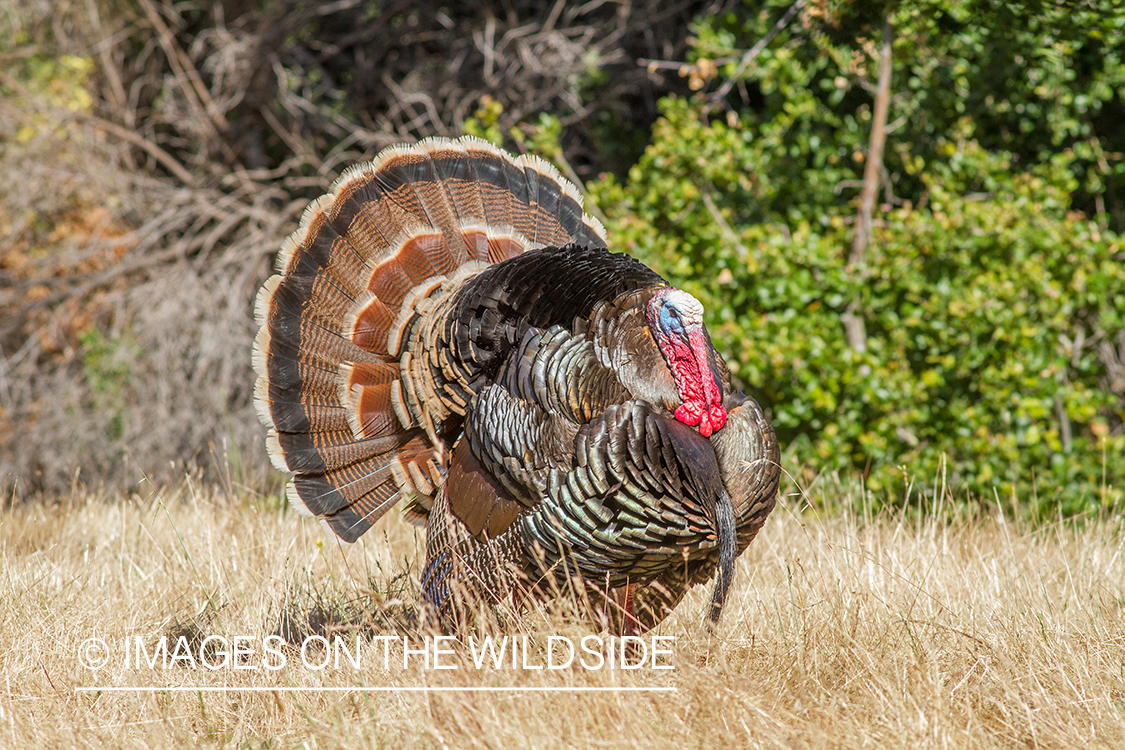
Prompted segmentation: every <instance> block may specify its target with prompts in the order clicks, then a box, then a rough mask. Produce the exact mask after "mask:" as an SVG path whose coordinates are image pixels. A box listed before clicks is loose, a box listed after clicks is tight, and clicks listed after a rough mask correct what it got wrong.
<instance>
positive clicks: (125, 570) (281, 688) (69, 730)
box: [0, 485, 1125, 748]
mask: <svg viewBox="0 0 1125 750" xmlns="http://www.w3.org/2000/svg"><path fill="white" fill-rule="evenodd" d="M840 492H841V493H843V495H844V496H842V497H841V498H839V505H840V506H847V505H849V504H851V505H853V506H858V505H859V504H858V503H855V502H854V498H852V497H850V496H848V495H847V490H841V491H840ZM800 502H802V501H801V500H800V499H799V498H796V497H792V498H787V499H785V500H784V502H783V504H782V505H781V506H779V507H778V509H777V510H776V511H775V512H774V515H773V516H772V517H771V518H770V520H769V521H768V522H767V524H766V526H765V528H764V529H763V531H762V532H761V534H760V535H759V537H758V539H757V540H756V541H755V542H754V543H753V544H752V545H751V546H750V548H749V550H748V551H747V553H746V554H745V555H743V557H742V558H741V559H740V561H739V567H738V574H737V578H736V581H735V588H734V589H733V591H732V595H731V599H730V601H729V604H728V608H727V610H726V612H725V613H724V616H723V621H722V624H721V626H720V627H719V630H718V633H717V635H716V636H715V637H711V636H710V635H708V632H707V630H706V628H704V627H703V625H702V623H703V619H704V617H703V612H704V605H705V603H706V600H707V597H708V594H709V592H708V590H707V587H700V589H699V590H697V591H696V592H694V593H693V596H692V597H691V599H690V600H689V601H687V602H685V603H684V604H683V605H682V606H681V607H680V608H679V609H678V610H677V611H676V612H675V613H674V614H673V616H672V617H671V618H669V620H668V621H666V622H665V623H664V624H663V625H662V626H661V628H660V630H659V631H658V632H659V634H661V635H670V636H674V637H675V641H674V645H673V646H672V650H673V655H672V657H671V659H670V661H671V663H672V664H673V665H674V667H675V668H674V669H673V670H655V669H651V668H650V667H651V665H650V667H645V668H640V669H636V670H630V671H623V670H620V669H617V670H612V671H611V670H609V669H606V668H603V669H599V670H593V669H584V668H582V667H580V666H577V665H574V666H572V667H571V668H567V669H560V670H546V669H542V670H534V669H522V668H517V669H511V668H502V669H488V668H485V669H477V668H476V667H475V666H474V664H473V662H472V659H471V658H470V656H469V655H468V653H467V649H463V648H461V649H458V648H455V655H454V656H453V657H451V658H449V659H447V662H449V663H453V664H454V665H455V666H456V667H457V668H456V669H447V670H434V669H429V670H426V669H422V668H420V660H419V659H417V658H415V659H414V660H413V662H412V663H411V666H410V667H409V668H407V669H402V668H400V667H401V666H402V665H401V662H399V661H396V660H394V659H392V660H391V663H390V664H389V665H386V664H384V662H383V660H382V658H381V651H379V652H378V653H379V658H369V659H365V661H364V663H363V666H362V668H360V669H358V670H357V669H354V668H351V667H350V666H348V665H345V666H344V667H342V668H340V669H335V668H326V669H324V670H319V671H318V670H313V669H310V668H307V667H305V666H304V665H302V664H301V662H300V659H299V657H298V656H297V654H296V652H293V651H288V652H286V653H287V654H288V657H289V659H288V662H287V666H286V667H285V668H284V669H280V670H276V671H274V670H266V669H264V668H260V669H258V670H235V669H233V668H222V669H216V670H209V669H206V668H202V667H198V668H196V669H188V668H182V666H181V667H175V666H173V667H172V668H170V669H168V670H161V669H156V670H152V669H149V668H148V667H147V665H142V667H141V668H140V669H137V668H135V664H134V666H133V668H125V667H124V666H123V664H122V663H121V662H122V661H123V659H121V658H120V644H121V643H122V642H123V641H124V639H125V638H126V637H133V638H134V639H135V638H137V637H139V638H140V641H141V642H142V643H144V644H146V648H148V647H152V646H153V645H154V644H155V643H156V642H157V641H158V639H159V638H160V636H162V635H171V636H172V641H173V642H174V641H175V637H176V636H177V635H185V638H188V639H189V640H191V639H194V640H193V641H192V643H195V644H197V645H198V643H199V640H200V639H201V638H202V637H204V636H206V635H216V636H224V637H228V638H233V637H234V636H236V635H247V636H251V639H252V641H254V642H257V643H260V642H261V639H262V638H264V637H266V636H268V635H270V634H271V633H274V632H276V631H277V630H278V629H279V627H280V626H281V624H282V622H283V620H284V619H285V618H286V617H288V618H290V619H291V620H293V619H294V618H295V621H297V622H303V623H304V624H305V625H306V626H309V625H310V623H309V621H310V620H311V621H312V622H311V627H312V628H313V629H315V628H316V627H320V628H321V629H322V632H326V633H328V634H329V635H330V636H331V634H332V632H334V631H333V630H332V628H331V627H330V626H331V625H332V624H333V623H335V624H336V625H337V626H341V627H343V631H342V632H344V633H346V634H349V635H348V637H349V638H354V630H349V629H348V625H349V623H354V622H361V623H366V625H365V626H364V627H366V628H370V626H371V621H370V618H369V617H367V619H365V617H366V616H367V615H370V613H372V612H375V611H383V610H385V609H393V608H395V607H399V608H401V610H402V611H408V610H409V608H410V605H411V604H412V602H411V601H409V599H410V598H411V597H412V596H413V593H412V592H413V590H414V585H415V584H413V583H412V581H413V580H414V579H415V578H416V576H417V571H418V570H419V568H420V565H419V563H420V560H421V558H422V557H423V556H424V544H423V542H422V537H421V535H420V534H417V533H416V531H415V529H414V528H413V527H410V526H408V525H407V524H405V523H403V522H401V521H400V520H398V519H392V520H391V521H390V522H389V523H384V524H381V525H380V526H379V527H378V528H377V529H376V530H375V531H373V532H372V533H370V534H368V535H367V537H365V538H364V540H363V542H361V543H360V544H358V545H355V546H352V547H343V548H342V547H336V546H333V545H330V544H323V543H321V539H322V537H321V531H320V527H319V526H318V525H317V524H315V523H312V522H310V521H309V520H308V519H302V518H299V517H297V516H296V515H294V514H293V513H291V512H289V511H287V510H284V509H283V508H281V507H280V506H279V504H278V503H276V502H275V501H274V500H272V499H262V498H250V497H239V496H231V494H230V493H229V492H221V491H218V490H215V491H210V490H209V491H196V490H193V489H192V487H191V486H190V485H185V486H184V487H182V488H179V489H175V490H172V491H169V492H164V493H151V494H149V495H145V496H138V497H132V498H118V497H103V496H99V495H97V494H96V493H88V492H77V493H76V495H75V496H74V497H72V498H69V499H67V500H65V501H62V502H59V503H54V504H51V503H39V504H24V505H17V506H15V507H10V508H6V509H4V510H3V514H2V515H0V561H2V562H0V592H3V596H2V597H0V644H3V645H2V646H0V674H2V675H3V681H2V682H0V747H93V746H98V747H100V746H122V747H174V746H188V745H196V744H199V745H202V746H205V747H240V748H241V747H247V748H250V747H252V748H258V747H262V746H265V747H303V746H307V747H370V746H380V745H386V746H391V747H414V746H420V747H441V746H448V747H505V748H506V747H529V748H531V747H571V746H573V747H587V746H592V747H637V748H648V747H725V746H739V747H741V746H749V747H823V746H831V747H847V748H854V747H862V746H865V745H866V746H870V747H881V748H882V747H911V748H913V747H1013V746H1021V747H1090V746H1105V747H1111V746H1121V745H1122V744H1123V743H1125V718H1123V716H1122V701H1123V700H1125V611H1123V606H1122V605H1123V592H1125V559H1123V555H1122V549H1123V546H1125V540H1123V536H1122V526H1121V523H1120V521H1119V520H1118V519H1116V518H1112V519H1107V520H1089V519H1087V520H1086V521H1085V522H1083V523H1081V524H1069V523H1059V524H1055V525H1051V526H1046V527H1040V528H1034V529H1033V528H1025V527H1024V526H1023V525H1021V524H1020V523H1017V522H1015V521H1013V520H1012V519H1010V518H1007V519H1006V518H1003V517H1001V516H999V514H998V513H997V514H994V515H992V516H988V517H984V518H976V519H960V520H957V519H954V520H940V521H939V520H936V516H935V514H933V513H919V512H913V513H910V514H906V515H902V514H890V513H882V514H875V515H871V514H864V513H855V514H847V513H841V512H836V513H833V514H830V515H826V514H817V513H814V512H811V511H807V510H806V512H805V513H803V514H802V513H798V512H797V508H798V504H799V503H800ZM937 515H943V516H946V517H948V515H949V514H941V513H939V514H937ZM403 572H406V573H407V576H406V577H405V578H397V579H396V576H397V575H399V574H401V573H403ZM396 597H398V598H399V600H398V601H396V600H395V598H396ZM377 625H379V624H377ZM381 626H382V628H383V629H381V630H379V632H383V633H387V634H394V635H399V634H400V631H398V630H396V629H395V627H394V626H393V625H392V624H389V623H382V624H381ZM325 628H327V629H325ZM516 632H517V633H519V634H523V635H529V636H530V637H531V639H532V641H533V642H537V643H542V642H545V641H546V638H547V636H548V635H552V634H555V635H565V636H569V637H570V638H571V639H572V640H573V641H574V642H578V640H579V639H580V638H581V637H582V636H583V635H587V634H588V632H587V631H585V630H583V629H582V628H579V627H576V626H574V625H570V624H566V623H563V622H560V621H551V620H548V619H545V617H544V616H543V615H540V614H538V613H533V614H531V615H528V618H527V621H526V622H525V623H524V624H523V625H522V626H521V627H519V628H517V630H516ZM91 637H98V638H102V639H103V640H105V641H106V642H107V644H109V645H110V647H111V650H112V649H114V648H116V649H117V651H114V652H113V656H114V658H113V659H111V661H110V663H109V664H107V665H106V667H104V668H102V669H101V670H98V671H97V672H92V671H90V670H88V669H86V668H84V667H83V666H82V664H81V663H80V661H79V659H78V654H77V650H78V647H79V646H80V644H81V643H82V642H83V641H85V640H86V639H87V638H91ZM373 652H374V649H373V650H372V651H369V652H367V653H368V654H369V655H370V654H371V653H373ZM399 658H401V656H400V657H399ZM530 663H531V664H534V663H535V659H534V658H533V659H532V660H531V662H530ZM91 685H103V686H134V687H151V686H154V685H178V686H206V687H211V688H214V687H231V688H235V687H237V688H245V687H255V688H271V689H270V690H265V691H260V692H227V693H214V692H208V693H202V692H198V691H189V692H186V693H169V692H158V693H142V692H137V693H132V692H124V693H120V692H100V693H98V692H81V691H78V690H77V688H79V687H88V686H91ZM389 686H402V687H410V688H420V687H437V688H450V687H493V688H511V687H523V688H528V689H527V690H523V691H514V692H513V691H509V692H459V691H453V692H405V691H393V692H366V693H364V692H351V693H348V692H336V693H325V692H313V691H312V690H307V689H310V688H317V687H337V688H340V687H368V688H382V687H389ZM554 687H568V688H576V687H577V688H590V687H596V688H616V687H631V688H638V687H650V688H653V687H674V688H676V690H675V692H597V693H594V692H580V693H575V692H570V693H561V692H533V691H532V690H531V688H536V689H542V688H554ZM296 688H301V689H302V690H300V691H294V689H296Z"/></svg>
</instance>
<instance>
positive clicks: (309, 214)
mask: <svg viewBox="0 0 1125 750" xmlns="http://www.w3.org/2000/svg"><path fill="white" fill-rule="evenodd" d="M335 200H336V196H335V195H334V194H332V193H327V194H325V195H322V196H320V197H319V198H317V199H316V200H314V201H313V202H312V203H310V204H309V205H308V207H306V208H305V211H304V213H302V214H301V221H300V223H299V224H298V225H297V231H295V232H293V234H291V235H289V236H288V237H286V238H285V240H283V241H282V243H281V249H280V250H279V251H278V253H277V264H276V265H275V266H274V267H275V268H276V269H277V272H278V273H279V274H283V275H284V274H286V273H288V271H289V264H290V262H291V261H292V260H293V255H294V254H295V253H296V251H297V248H299V247H300V246H301V243H303V242H304V241H305V237H306V236H308V233H309V227H311V226H312V224H313V222H314V221H316V218H317V216H319V215H320V214H325V215H329V211H330V210H331V209H332V204H333V202H334V201H335Z"/></svg>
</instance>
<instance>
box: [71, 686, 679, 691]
mask: <svg viewBox="0 0 1125 750" xmlns="http://www.w3.org/2000/svg"><path fill="white" fill-rule="evenodd" d="M74 690H75V692H79V693H89V692H106V693H165V692H167V693H267V692H268V693H521V692H522V693H674V692H676V691H677V690H678V688H675V687H565V686H563V687H481V686H478V687H468V686H466V687H436V686H435V687H262V686H250V687H227V686H215V685H148V686H140V687H129V686H127V685H85V686H78V687H76V688H74Z"/></svg>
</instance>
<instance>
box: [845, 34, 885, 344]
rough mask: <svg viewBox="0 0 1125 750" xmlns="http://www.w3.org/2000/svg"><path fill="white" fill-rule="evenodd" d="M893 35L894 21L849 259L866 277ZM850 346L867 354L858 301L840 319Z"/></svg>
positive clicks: (854, 269) (882, 68)
mask: <svg viewBox="0 0 1125 750" xmlns="http://www.w3.org/2000/svg"><path fill="white" fill-rule="evenodd" d="M893 38H894V31H893V30H892V29H891V18H890V16H887V17H885V18H884V19H883V48H882V50H881V51H880V57H881V59H880V60H879V84H878V86H877V87H876V89H875V111H874V113H873V116H872V118H871V138H870V140H869V141H868V144H867V162H866V164H865V165H864V169H863V192H862V193H860V196H859V216H858V217H857V218H856V223H855V233H854V234H853V235H852V252H851V255H850V256H848V265H850V266H851V272H852V273H853V274H857V275H858V276H859V277H860V278H865V277H866V268H865V265H866V261H867V245H868V243H869V242H870V240H871V212H872V209H873V208H874V207H875V195H876V193H877V192H878V190H879V170H880V168H881V167H882V165H883V145H884V144H885V143H886V140H887V108H888V105H889V104H890V100H891V43H892V41H893ZM840 320H841V322H842V323H843V324H844V332H845V333H846V335H847V338H848V345H849V346H851V347H852V348H853V349H855V350H856V351H858V352H864V351H867V332H866V328H865V326H864V323H863V315H862V311H861V310H860V308H859V300H858V299H853V300H852V301H851V304H849V305H848V309H847V312H845V313H844V314H843V315H841V316H840Z"/></svg>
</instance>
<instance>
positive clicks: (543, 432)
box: [254, 137, 780, 632]
mask: <svg viewBox="0 0 1125 750" xmlns="http://www.w3.org/2000/svg"><path fill="white" fill-rule="evenodd" d="M277 269H278V273H277V275H275V276H273V277H271V278H270V279H269V280H268V281H267V282H266V284H265V285H264V286H263V288H262V290H261V292H260V293H259V295H258V300H257V309H256V313H257V317H258V321H259V324H260V325H261V329H260V331H259V333H258V337H257V339H256V341H255V347H254V366H255V370H256V371H257V374H258V381H257V384H256V388H255V400H256V403H257V407H258V411H259V415H260V417H261V419H262V421H263V423H264V424H265V425H266V426H267V427H268V428H269V437H268V448H269V453H270V456H271V458H272V460H273V462H274V464H275V465H276V466H277V467H278V468H279V469H281V470H283V471H287V472H291V473H292V474H293V479H292V482H291V484H290V485H289V487H288V496H289V499H290V501H291V503H292V505H293V507H294V508H296V510H297V511H299V512H301V513H304V514H308V515H312V516H316V517H318V518H320V519H322V521H323V522H324V523H325V524H326V525H327V527H328V528H329V529H330V530H331V532H332V533H333V534H334V535H335V536H336V537H338V538H339V539H340V540H343V541H345V542H353V541H355V540H356V539H357V538H358V537H359V536H360V535H361V534H363V533H364V532H365V531H367V529H369V528H371V526H372V525H373V524H374V523H375V522H376V521H378V520H379V518H380V517H381V516H382V515H383V514H385V513H386V512H387V511H388V510H389V509H390V508H392V507H393V506H394V505H396V504H397V503H398V502H399V501H400V499H401V500H403V501H404V503H405V506H406V507H405V513H406V515H407V517H408V518H410V519H411V520H413V521H415V522H418V523H424V524H425V525H426V527H427V566H426V569H425V571H424V573H423V579H422V592H423V598H424V600H425V601H426V603H427V604H428V605H431V607H430V611H435V612H437V613H438V616H439V618H440V620H439V621H440V624H441V625H442V627H445V628H447V629H452V628H456V627H459V626H461V625H464V623H465V620H464V618H465V617H466V613H468V612H470V611H471V610H472V608H473V607H480V608H481V609H487V608H488V607H489V606H491V605H492V604H493V603H496V602H498V601H503V600H507V597H512V598H513V599H516V600H519V599H521V598H522V597H533V598H539V599H543V598H547V597H552V596H558V595H559V593H560V592H574V593H577V594H578V595H579V597H578V598H579V599H580V600H584V601H587V602H590V603H592V605H593V608H592V609H591V610H588V611H589V612H593V613H595V614H596V616H597V617H599V618H600V621H601V623H602V624H603V625H606V626H608V627H610V628H614V629H616V630H617V631H619V632H642V631H644V630H647V629H649V628H651V627H653V626H654V625H655V624H656V623H658V622H660V621H661V620H662V619H663V618H664V617H665V616H666V615H667V614H668V613H669V612H670V611H671V610H672V608H674V607H675V606H676V605H677V603H678V602H679V601H680V600H681V599H682V597H683V595H684V594H685V592H686V591H687V590H688V589H689V588H690V587H691V586H692V585H694V584H697V583H702V582H704V581H706V580H708V579H710V578H711V577H712V575H714V576H715V577H716V582H715V588H714V593H713V596H712V604H711V608H710V616H711V619H712V620H713V621H717V620H718V617H719V614H720V612H721V610H722V607H723V603H724V601H725V599H726V596H727V591H728V589H729V586H730V583H731V579H732V576H733V572H734V563H735V558H736V556H737V555H739V554H741V553H742V551H743V550H744V549H745V548H746V546H747V545H748V544H749V543H750V541H751V540H752V539H753V538H754V536H755V534H756V533H757V532H758V529H759V528H760V527H761V525H762V523H763V522H764V521H765V519H766V516H767V515H768V514H769V512H770V511H771V510H772V509H773V505H774V501H775V495H776V492H777V485H778V478H779V471H780V470H779V466H778V446H777V441H776V438H775V436H774V432H773V430H772V428H771V427H770V425H769V423H768V421H767V420H766V418H765V417H764V415H763V413H762V411H761V409H760V408H759V406H758V404H757V403H756V402H755V401H754V400H753V399H752V398H748V397H746V396H744V395H742V394H741V393H739V392H737V391H735V390H733V389H732V388H731V386H730V374H729V371H728V369H727V367H726V364H725V363H724V362H723V359H722V358H721V357H720V356H719V355H718V354H717V353H716V351H715V349H714V347H713V346H712V344H711V340H710V337H709V335H708V333H707V330H706V328H705V327H704V325H703V318H702V314H703V308H702V306H701V305H700V303H699V302H698V301H697V300H696V299H695V298H694V297H692V296H691V295H689V294H687V293H686V292H683V291H679V290H676V289H673V288H671V287H670V286H669V285H668V284H667V282H665V281H664V279H662V278H661V277H660V276H658V275H657V274H656V273H655V272H653V271H652V270H650V269H649V268H647V267H645V266H644V265H642V264H640V263H639V262H637V261H636V260H634V259H632V258H630V257H628V256H626V255H623V254H616V253H611V252H609V251H608V250H607V249H606V239H605V232H604V230H603V228H602V226H601V224H600V223H599V222H598V221H597V220H596V219H594V218H592V217H590V216H588V215H586V214H584V213H583V210H582V199H581V197H580V195H579V193H578V191H577V190H576V189H575V187H574V185H572V184H571V183H570V182H568V181H567V180H565V179H563V178H562V177H561V176H560V175H559V174H558V173H557V171H556V170H555V169H554V168H552V167H551V166H550V165H548V164H547V163H546V162H544V161H542V160H540V159H538V158H536V157H533V156H521V157H518V158H517V157H513V156H511V155H510V154H508V153H506V152H504V151H502V150H500V149H498V148H496V147H494V146H492V145H491V144H489V143H487V142H485V141H482V140H479V139H475V138H469V137H466V138H461V139H459V140H446V139H430V140H426V141H422V142H421V143H418V144H417V145H414V146H403V147H393V148H390V149H387V150H385V151H383V152H382V153H381V154H380V155H379V156H377V157H376V158H375V160H374V161H373V162H371V163H370V164H363V165H359V166H356V167H353V168H351V169H349V170H348V171H347V172H346V173H345V174H344V175H343V176H342V177H341V178H340V179H339V180H338V181H337V182H336V183H335V185H334V186H333V188H332V192H331V193H329V194H328V195H325V196H323V197H322V198H320V199H319V200H317V201H315V202H314V203H312V205H310V206H309V208H308V209H307V210H306V212H305V214H304V217H303V218H302V220H301V225H300V228H299V229H298V230H297V232H295V233H294V234H293V235H292V236H291V237H289V239H288V240H287V241H286V242H285V244H284V246H283V247H282V249H281V253H280V255H279V257H278V261H277Z"/></svg>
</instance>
